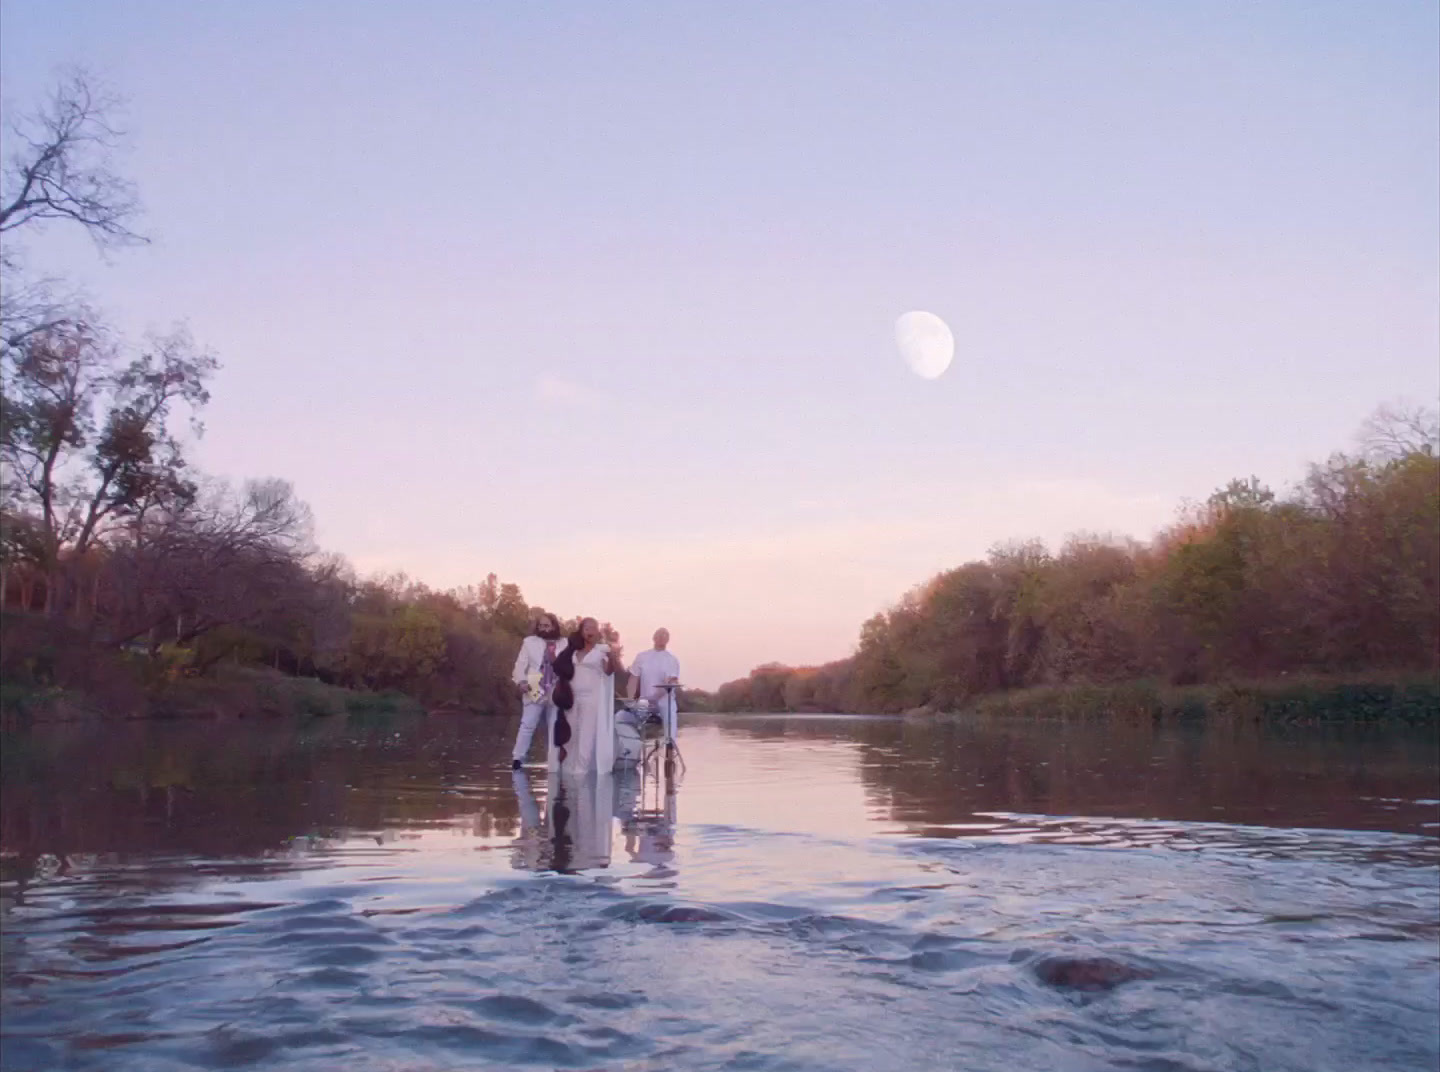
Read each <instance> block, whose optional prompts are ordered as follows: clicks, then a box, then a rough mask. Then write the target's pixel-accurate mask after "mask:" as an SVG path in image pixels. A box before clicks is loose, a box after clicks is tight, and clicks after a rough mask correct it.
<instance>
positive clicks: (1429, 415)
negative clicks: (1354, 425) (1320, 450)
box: [1359, 403, 1440, 462]
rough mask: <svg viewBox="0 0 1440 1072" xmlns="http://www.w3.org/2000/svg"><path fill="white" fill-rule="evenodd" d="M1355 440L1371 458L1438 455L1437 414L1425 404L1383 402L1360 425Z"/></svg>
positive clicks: (1439, 431) (1386, 459)
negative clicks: (1357, 437)
mask: <svg viewBox="0 0 1440 1072" xmlns="http://www.w3.org/2000/svg"><path fill="white" fill-rule="evenodd" d="M1359 440H1360V446H1361V448H1362V449H1363V450H1364V452H1365V457H1366V458H1368V459H1369V460H1371V461H1379V462H1390V461H1397V460H1399V459H1401V458H1406V457H1409V456H1410V455H1412V454H1430V455H1435V454H1440V413H1437V412H1436V411H1435V410H1433V409H1430V408H1428V407H1425V406H1415V405H1408V404H1406V403H1387V404H1386V405H1383V406H1381V407H1379V408H1378V409H1377V410H1376V411H1375V412H1374V413H1372V414H1371V415H1370V416H1369V417H1368V418H1367V419H1366V421H1365V423H1364V424H1363V425H1361V427H1360V434H1359Z"/></svg>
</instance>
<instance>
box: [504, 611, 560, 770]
mask: <svg viewBox="0 0 1440 1072" xmlns="http://www.w3.org/2000/svg"><path fill="white" fill-rule="evenodd" d="M566 643H567V642H566V640H565V639H564V638H563V637H562V636H561V635H560V619H559V618H557V617H555V615H553V614H549V613H545V614H542V615H540V616H539V617H538V618H537V619H536V620H535V632H534V633H533V634H532V635H531V636H527V637H526V638H525V639H524V640H523V641H521V643H520V654H519V655H518V656H516V658H515V669H514V670H513V671H512V672H511V674H510V679H511V681H513V682H514V683H515V691H516V693H518V694H519V696H520V704H521V708H520V731H519V732H518V733H516V735H515V748H514V750H513V751H512V752H511V758H510V769H511V770H519V769H520V768H521V767H522V766H524V764H525V757H526V756H527V755H529V753H530V741H531V740H532V739H533V738H534V736H535V727H536V726H538V725H539V724H540V720H541V718H542V717H543V718H544V719H545V725H546V733H545V737H546V739H547V740H549V738H550V735H551V729H550V727H552V726H553V725H554V722H555V704H554V699H553V694H554V691H555V682H556V681H557V680H558V678H557V677H556V675H555V659H556V657H557V656H558V655H559V654H560V653H561V652H563V651H564V650H565V648H566Z"/></svg>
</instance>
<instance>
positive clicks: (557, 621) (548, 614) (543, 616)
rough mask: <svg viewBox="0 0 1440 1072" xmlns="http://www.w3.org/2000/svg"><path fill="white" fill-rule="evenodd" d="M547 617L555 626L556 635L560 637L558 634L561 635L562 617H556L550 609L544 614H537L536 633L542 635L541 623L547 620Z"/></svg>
mask: <svg viewBox="0 0 1440 1072" xmlns="http://www.w3.org/2000/svg"><path fill="white" fill-rule="evenodd" d="M547 619H548V620H549V622H550V624H551V625H553V626H554V627H555V635H556V636H557V637H558V636H559V635H560V631H561V630H560V619H559V618H558V617H556V616H555V615H554V614H553V613H552V612H550V611H548V610H547V611H546V612H545V613H544V614H539V615H536V617H535V635H536V636H539V635H540V623H541V622H543V621H545V620H547Z"/></svg>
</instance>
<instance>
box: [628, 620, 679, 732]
mask: <svg viewBox="0 0 1440 1072" xmlns="http://www.w3.org/2000/svg"><path fill="white" fill-rule="evenodd" d="M669 644H670V630H668V629H664V628H661V629H657V630H655V646H654V647H653V648H651V649H650V650H649V651H642V652H641V653H640V654H639V655H637V656H635V662H634V663H633V664H632V665H631V667H630V698H631V699H632V700H633V699H636V698H637V697H638V698H639V699H642V700H645V701H647V702H648V703H649V704H650V708H651V710H653V711H658V712H659V713H660V717H661V718H662V719H663V720H664V723H665V735H666V736H667V737H670V738H673V737H674V736H675V730H676V728H677V725H678V720H677V718H676V710H675V694H674V691H673V690H670V689H663V688H661V687H660V686H661V685H674V684H677V683H678V682H679V681H680V660H679V659H677V658H675V654H674V652H672V651H670V650H669Z"/></svg>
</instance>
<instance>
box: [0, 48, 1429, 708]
mask: <svg viewBox="0 0 1440 1072" xmlns="http://www.w3.org/2000/svg"><path fill="white" fill-rule="evenodd" d="M113 108H114V102H113V101H112V100H110V99H109V98H107V97H105V96H104V95H103V94H101V93H98V92H97V91H96V90H95V89H94V88H93V87H92V85H91V83H90V81H89V80H88V79H87V78H85V77H84V76H83V75H76V76H74V77H72V78H69V79H67V80H66V81H64V82H62V83H61V84H60V85H59V86H58V88H57V89H56V91H55V93H54V95H53V96H52V97H51V99H50V100H49V101H48V102H46V104H45V105H44V106H42V107H41V108H40V109H39V110H38V111H36V112H35V113H34V114H33V115H30V116H28V117H22V119H21V120H20V121H18V122H17V123H16V124H15V126H14V142H13V145H14V151H13V152H12V155H11V156H10V158H9V160H8V161H7V162H6V164H5V166H4V170H3V186H0V373H3V377H4V384H3V387H4V389H3V392H0V478H3V479H0V607H3V609H4V611H5V612H6V613H5V628H6V633H7V640H8V639H13V636H14V632H15V629H16V628H17V626H16V623H17V622H19V621H21V620H22V619H23V620H25V621H27V622H29V623H31V624H33V623H34V621H35V620H37V619H38V620H41V621H43V622H44V623H46V624H47V626H48V627H52V628H50V630H49V632H48V633H47V634H46V635H47V636H49V637H50V638H51V639H52V640H53V638H54V637H55V636H59V635H61V633H57V632H56V630H60V631H61V632H63V635H64V636H65V637H68V638H69V639H70V640H72V641H73V642H75V643H83V644H85V645H89V646H92V647H94V648H96V649H99V650H108V651H112V652H117V653H118V652H125V653H129V655H130V656H131V657H133V658H134V659H135V660H137V661H138V662H139V663H140V664H141V665H142V666H144V667H146V668H147V672H149V673H151V674H152V675H153V676H156V677H165V676H167V675H169V676H173V675H184V674H190V675H194V674H207V673H210V672H212V671H214V670H215V669H216V668H217V667H220V666H223V665H226V664H231V665H263V666H269V667H272V668H273V669H275V670H278V671H281V672H283V673H288V674H300V675H309V676H314V677H318V678H321V679H322V680H325V681H327V682H329V683H333V684H339V685H344V686H347V687H351V688H361V689H371V690H398V691H403V692H406V693H407V694H409V695H412V696H414V697H416V698H417V699H419V700H420V701H421V702H423V703H425V704H427V705H430V706H432V707H433V706H443V705H456V706H461V707H465V708H469V709H473V710H485V711H499V710H508V709H509V708H510V707H512V706H513V693H512V691H511V689H510V686H509V685H508V671H509V667H510V662H511V660H512V659H513V656H514V651H515V647H516V645H517V644H518V642H519V639H520V637H521V636H522V635H523V634H524V633H525V631H526V630H527V629H528V625H529V621H530V619H531V616H532V615H533V614H534V613H536V612H537V611H538V610H539V609H540V608H536V607H531V606H529V605H527V603H526V601H525V599H524V598H523V596H522V595H521V592H520V590H519V588H518V587H517V586H516V585H514V584H502V583H500V582H499V581H498V579H497V578H495V577H494V576H493V575H491V576H490V577H488V578H487V579H486V580H485V581H483V582H481V583H479V584H477V585H473V586H470V587H467V588H462V589H454V590H450V591H434V590H431V589H429V588H427V587H425V586H424V585H421V584H418V583H414V582H412V581H410V580H409V579H407V578H405V577H404V576H393V577H386V578H371V579H360V578H358V577H357V576H356V575H355V573H354V571H353V570H352V569H351V568H350V567H349V566H348V565H347V564H346V563H345V562H344V560H343V559H341V558H339V557H337V556H334V555H326V554H324V553H322V552H321V551H320V550H319V549H317V548H316V547H315V545H314V541H313V538H312V531H311V529H312V526H311V517H310V512H309V510H308V508H307V507H306V506H305V504H304V503H302V502H301V501H299V500H298V499H297V497H296V496H295V493H294V490H293V489H292V488H291V486H290V485H289V484H287V483H286V482H284V481H281V480H273V479H271V480H258V481H251V482H248V483H246V484H244V485H243V486H241V487H238V488H236V487H231V486H228V485H226V484H224V483H222V482H218V481H214V480H211V479H207V478H206V477H205V476H204V475H203V474H201V473H198V472H196V471H195V470H194V468H193V467H192V466H191V465H190V464H189V460H188V458H187V456H186V442H187V441H186V439H185V438H184V437H182V436H181V434H180V433H179V431H178V429H182V428H183V427H184V425H185V423H186V422H187V421H188V423H189V426H190V429H191V431H192V433H193V434H194V435H198V434H199V433H200V432H201V430H202V428H201V425H200V422H199V418H200V415H201V414H202V412H203V410H204V407H205V405H206V403H207V402H208V401H209V397H210V395H209V385H210V381H211V379H212V378H213V376H214V374H215V372H216V370H217V369H218V367H219V365H218V362H217V360H216V359H215V357H214V356H213V355H212V354H210V353H209V352H208V351H207V350H205V349H204V348H203V347H202V346H200V345H198V344H197V343H196V342H195V341H194V340H193V339H192V338H191V337H190V336H189V334H188V332H186V331H185V330H184V329H180V328H177V329H175V330H172V331H170V332H168V333H164V334H160V335H157V336H155V337H152V338H149V339H147V340H145V341H144V342H143V343H141V344H135V343H133V342H131V341H130V340H127V339H124V338H122V337H121V336H120V335H119V334H118V333H117V332H115V331H114V330H113V329H112V328H110V327H109V326H108V325H107V324H106V323H105V321H104V318H103V317H101V316H100V315H99V314H98V313H96V312H95V310H94V309H92V308H91V307H90V306H89V305H88V304H87V303H85V302H84V301H82V300H79V299H77V298H75V297H73V296H68V295H65V294H63V293H62V291H61V288H60V285H59V284H58V283H56V282H55V281H51V280H44V279H39V278H37V277H36V276H35V275H34V274H33V273H31V272H29V271H28V270H27V265H26V261H25V257H24V249H23V245H22V242H21V240H22V239H23V238H25V237H26V236H28V235H31V234H33V233H36V232H37V230H38V229H40V228H42V227H44V226H45V225H47V224H58V225H65V226H72V227H79V228H81V229H83V230H84V231H85V232H87V233H89V234H90V235H91V236H92V237H93V238H94V239H95V241H96V242H97V244H99V245H100V246H102V247H114V246H123V245H127V244H133V243H137V242H143V241H144V238H143V236H141V235H139V234H138V233H137V232H136V231H135V230H133V227H132V225H133V223H134V220H135V218H136V216H137V214H138V212H139V203H138V200H137V198H136V195H135V191H134V189H133V187H132V186H131V185H130V184H129V183H128V182H126V181H125V180H123V179H122V178H121V177H119V176H117V175H116V174H115V172H114V171H113V168H112V163H111V161H112V154H113V151H114V148H115V147H116V145H117V142H118V139H119V134H118V133H117V132H116V131H115V129H114V128H113V126H112V124H111V119H110V117H111V113H112V110H113ZM1437 443H1440V435H1437V421H1436V415H1435V414H1434V413H1433V412H1431V411H1426V410H1413V411H1405V410H1397V409H1389V410H1381V411H1380V412H1378V413H1377V414H1376V416H1375V417H1374V418H1373V419H1372V420H1371V421H1370V423H1369V424H1368V425H1367V427H1366V429H1365V430H1364V436H1363V440H1362V449H1360V450H1359V451H1357V452H1354V453H1351V454H1337V455H1335V456H1333V457H1332V458H1330V459H1328V460H1327V461H1326V462H1324V463H1321V464H1318V465H1315V466H1312V467H1311V469H1310V472H1309V474H1308V475H1307V477H1306V478H1305V480H1304V481H1303V482H1302V483H1301V484H1300V485H1299V486H1298V487H1297V488H1295V489H1294V490H1293V491H1291V492H1290V493H1288V494H1286V495H1285V496H1283V497H1282V496H1277V495H1276V494H1275V493H1274V492H1273V491H1271V490H1270V489H1269V488H1267V487H1265V486H1264V485H1263V484H1261V483H1260V482H1259V481H1258V480H1256V479H1254V478H1251V479H1248V480H1243V481H1235V482H1233V483H1231V484H1230V485H1229V486H1228V487H1226V488H1224V489H1222V490H1221V491H1218V492H1217V493H1216V494H1215V495H1213V496H1212V497H1211V498H1210V499H1209V500H1208V501H1207V502H1206V503H1204V504H1201V505H1199V506H1197V507H1195V508H1193V509H1191V510H1189V511H1188V512H1187V513H1186V514H1185V515H1184V516H1182V518H1181V519H1180V520H1179V521H1178V522H1177V523H1176V524H1175V525H1173V526H1171V527H1170V528H1169V529H1167V530H1166V531H1165V532H1163V533H1161V534H1160V535H1159V536H1158V537H1157V538H1156V539H1154V540H1153V541H1151V542H1149V543H1145V544H1142V543H1138V542H1135V541H1133V540H1124V539H1111V538H1107V537H1100V536H1090V535H1081V536H1076V537H1073V538H1072V539H1070V540H1069V541H1067V542H1066V543H1065V545H1064V546H1062V547H1060V548H1059V549H1058V550H1054V551H1052V550H1050V549H1049V548H1046V547H1044V546H1042V545H1041V544H1038V543H1034V542H1030V543H1017V544H1010V545H1005V546H1002V547H997V548H996V549H994V550H993V551H992V552H991V553H990V554H989V555H988V556H987V557H986V558H985V559H984V560H981V561H975V562H969V563H966V564H964V565H962V566H959V567H958V568H956V569H952V570H948V571H946V572H944V573H941V574H940V575H938V576H936V577H934V578H932V579H930V580H929V581H928V582H926V583H925V584H923V585H921V586H920V587H918V588H916V589H915V590H913V591H911V592H910V593H908V594H907V595H905V596H904V598H903V599H901V600H900V602H899V603H897V604H896V605H895V606H893V607H891V608H890V609H888V610H887V611H885V612H883V613H881V614H877V615H876V616H874V617H873V618H871V619H870V620H869V621H868V622H866V623H865V624H864V626H863V627H862V628H861V630H860V636H859V641H858V644H857V646H856V649H855V651H854V653H853V654H852V655H851V656H849V657H847V658H844V659H841V660H838V661H836V662H832V663H828V664H826V665H824V666H817V667H787V666H781V665H778V664H767V665H765V666H760V667H757V668H756V669H755V670H753V671H752V672H751V673H750V674H749V675H748V676H747V677H745V678H742V679H740V680H737V681H732V682H729V683H727V684H726V685H724V686H722V687H721V688H720V689H719V690H718V691H717V692H716V693H715V694H713V695H711V694H706V693H703V692H688V693H687V694H686V695H685V696H683V697H682V702H683V703H684V704H685V705H686V706H687V707H689V708H691V709H693V708H696V707H711V708H715V709H720V710H740V711H745V710H769V711H805V710H831V711H903V710H908V709H912V708H916V707H932V708H954V707H958V706H961V705H964V704H966V703H968V702H970V701H973V700H974V699H976V698H978V697H982V696H985V695H987V694H992V693H998V692H1004V691H1008V690H1014V689H1021V688H1025V687H1029V686H1036V685H1055V684H1071V683H1106V682H1118V681H1126V680H1135V679H1154V680H1160V681H1165V682H1169V683H1174V684H1190V683H1206V682H1214V681H1219V680H1224V679H1229V678H1235V677H1266V676H1274V675H1282V674H1287V673H1295V672H1303V671H1312V670H1313V671H1325V672H1335V671H1353V670H1371V669H1423V670H1433V669H1435V668H1436V667H1437V666H1440V469H1437V466H1440V461H1437V454H1440V447H1437ZM606 631H607V634H608V636H609V638H610V639H611V640H614V639H617V638H616V636H615V634H614V631H613V629H609V627H608V626H607V627H606ZM47 642H49V641H47ZM5 647H6V649H7V650H6V652H5V653H4V654H0V660H3V662H0V671H3V672H4V674H6V675H7V676H13V675H15V674H18V673H21V672H22V671H23V672H24V673H28V674H30V675H31V676H35V675H36V674H37V670H36V667H35V666H34V665H33V651H32V649H31V648H28V647H27V646H26V645H24V644H14V645H12V644H10V643H7V644H6V645H5ZM12 651H13V652H18V653H19V654H16V655H14V656H13V657H12V655H11V652H12ZM27 652H29V653H30V654H26V653H27ZM27 658H28V659H31V660H32V661H31V663H28V664H25V665H21V664H22V663H24V661H25V659H27Z"/></svg>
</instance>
